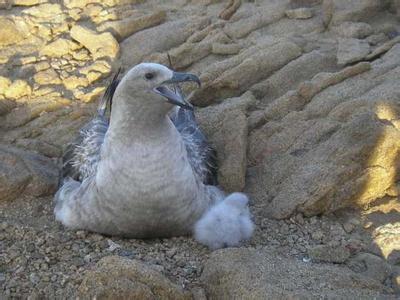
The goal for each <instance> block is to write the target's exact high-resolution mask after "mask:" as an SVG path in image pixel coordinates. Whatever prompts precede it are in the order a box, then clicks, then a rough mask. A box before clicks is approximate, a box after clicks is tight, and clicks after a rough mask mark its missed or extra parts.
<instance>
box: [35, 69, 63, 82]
mask: <svg viewBox="0 0 400 300" xmlns="http://www.w3.org/2000/svg"><path fill="white" fill-rule="evenodd" d="M33 79H34V80H35V82H36V83H38V84H41V85H42V84H43V85H46V84H60V83H62V82H61V79H60V77H59V76H58V74H57V72H56V71H55V70H54V69H47V70H45V71H41V72H38V73H36V74H35V75H34V76H33Z"/></svg>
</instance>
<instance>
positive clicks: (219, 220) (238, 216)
mask: <svg viewBox="0 0 400 300" xmlns="http://www.w3.org/2000/svg"><path fill="white" fill-rule="evenodd" d="M247 204H248V199H247V196H246V195H244V194H242V193H233V194H231V195H229V196H228V197H227V198H225V199H224V200H223V201H222V202H221V203H219V204H217V205H215V206H213V207H211V208H210V210H209V211H207V212H206V213H205V214H204V216H202V217H201V219H200V220H199V221H198V222H197V223H196V224H195V227H194V237H195V239H196V240H197V241H199V242H200V243H202V244H205V245H207V246H208V247H209V248H210V249H218V248H224V247H232V246H236V245H238V244H239V243H240V242H241V241H246V240H248V239H250V238H251V236H252V234H253V230H254V225H253V222H252V221H251V218H250V212H249V208H248V206H247Z"/></svg>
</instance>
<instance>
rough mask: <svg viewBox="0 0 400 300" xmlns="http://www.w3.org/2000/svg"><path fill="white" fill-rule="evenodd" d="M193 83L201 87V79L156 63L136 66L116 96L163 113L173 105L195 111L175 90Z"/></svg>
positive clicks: (123, 80)
mask: <svg viewBox="0 0 400 300" xmlns="http://www.w3.org/2000/svg"><path fill="white" fill-rule="evenodd" d="M187 81H193V82H195V83H197V84H198V85H199V86H200V79H199V78H198V77H197V76H196V75H193V74H188V73H180V72H174V71H172V70H170V69H169V68H167V67H166V66H163V65H160V64H156V63H141V64H139V65H136V66H135V67H133V68H132V69H131V70H129V71H128V73H126V74H125V76H124V77H123V78H122V80H121V82H120V84H119V85H118V87H117V90H116V94H118V95H122V96H125V98H128V101H134V102H135V103H136V104H138V105H140V106H141V107H143V106H147V107H151V108H154V109H159V110H162V111H164V110H165V111H167V110H169V109H170V108H171V107H172V106H171V104H173V105H178V106H180V107H183V108H185V109H193V107H192V105H191V104H190V103H189V102H187V101H186V100H185V99H184V98H183V97H182V95H181V94H180V93H179V92H178V91H176V90H174V88H173V87H172V86H173V85H174V84H179V83H182V82H187Z"/></svg>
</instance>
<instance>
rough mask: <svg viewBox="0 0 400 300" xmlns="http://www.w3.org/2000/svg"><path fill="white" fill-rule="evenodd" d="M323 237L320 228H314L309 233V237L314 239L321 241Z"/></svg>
mask: <svg viewBox="0 0 400 300" xmlns="http://www.w3.org/2000/svg"><path fill="white" fill-rule="evenodd" d="M323 237H324V233H323V232H322V230H319V229H318V230H316V231H314V232H312V233H311V238H312V239H313V240H315V241H321V240H322V239H323Z"/></svg>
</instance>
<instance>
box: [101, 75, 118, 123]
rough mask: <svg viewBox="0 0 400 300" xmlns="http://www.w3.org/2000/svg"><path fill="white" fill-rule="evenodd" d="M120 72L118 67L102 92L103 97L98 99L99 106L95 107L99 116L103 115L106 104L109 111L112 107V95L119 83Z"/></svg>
mask: <svg viewBox="0 0 400 300" xmlns="http://www.w3.org/2000/svg"><path fill="white" fill-rule="evenodd" d="M119 73H121V68H118V70H117V72H116V73H115V75H114V77H113V78H112V80H111V83H110V84H109V85H108V87H107V89H106V91H105V92H104V95H103V97H102V98H101V100H100V103H99V106H98V108H97V113H98V115H99V116H102V117H103V116H104V115H105V114H106V111H107V106H108V105H109V107H110V111H111V107H112V98H113V96H114V92H115V89H116V88H117V86H118V84H119V80H118V75H119Z"/></svg>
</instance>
